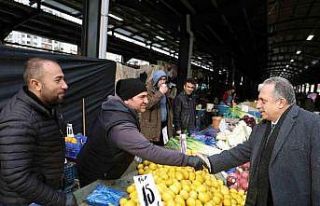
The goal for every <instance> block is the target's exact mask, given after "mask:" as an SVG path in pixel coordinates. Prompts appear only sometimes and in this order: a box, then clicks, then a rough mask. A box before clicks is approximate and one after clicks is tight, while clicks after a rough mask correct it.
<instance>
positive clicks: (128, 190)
mask: <svg viewBox="0 0 320 206" xmlns="http://www.w3.org/2000/svg"><path fill="white" fill-rule="evenodd" d="M134 191H136V187H135V186H134V184H132V185H130V186H128V187H127V192H128V193H132V192H134Z"/></svg>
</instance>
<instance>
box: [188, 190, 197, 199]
mask: <svg viewBox="0 0 320 206" xmlns="http://www.w3.org/2000/svg"><path fill="white" fill-rule="evenodd" d="M189 197H191V198H193V199H197V198H198V193H197V192H196V191H191V192H189Z"/></svg>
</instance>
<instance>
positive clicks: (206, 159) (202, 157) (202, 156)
mask: <svg viewBox="0 0 320 206" xmlns="http://www.w3.org/2000/svg"><path fill="white" fill-rule="evenodd" d="M197 156H198V157H199V158H200V159H202V160H203V161H204V162H205V163H206V167H207V168H208V170H209V172H210V173H211V163H210V161H209V159H208V157H206V156H205V155H203V154H199V153H198V154H197Z"/></svg>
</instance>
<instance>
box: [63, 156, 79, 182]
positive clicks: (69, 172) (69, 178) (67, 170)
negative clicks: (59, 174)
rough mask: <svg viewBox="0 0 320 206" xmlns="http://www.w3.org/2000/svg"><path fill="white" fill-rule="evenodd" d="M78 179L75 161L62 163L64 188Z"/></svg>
mask: <svg viewBox="0 0 320 206" xmlns="http://www.w3.org/2000/svg"><path fill="white" fill-rule="evenodd" d="M75 179H78V172H77V167H76V163H74V162H68V163H66V164H64V188H66V187H68V186H70V185H72V184H73V183H74V180H75Z"/></svg>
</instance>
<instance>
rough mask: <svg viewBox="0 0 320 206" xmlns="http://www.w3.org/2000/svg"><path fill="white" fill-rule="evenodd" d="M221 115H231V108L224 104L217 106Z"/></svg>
mask: <svg viewBox="0 0 320 206" xmlns="http://www.w3.org/2000/svg"><path fill="white" fill-rule="evenodd" d="M216 107H217V110H218V114H219V115H226V114H228V113H229V108H230V107H229V106H228V105H224V104H219V105H217V106H216Z"/></svg>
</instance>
